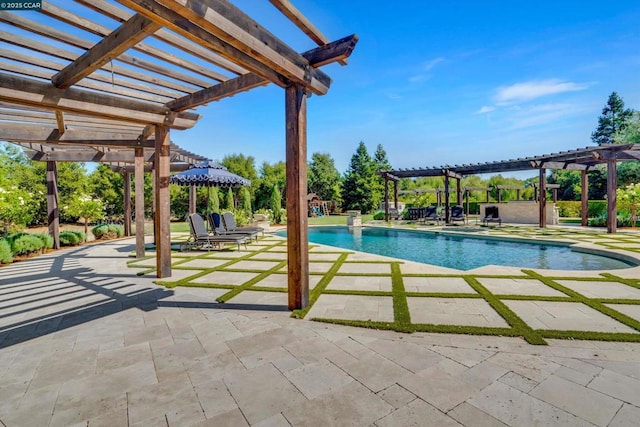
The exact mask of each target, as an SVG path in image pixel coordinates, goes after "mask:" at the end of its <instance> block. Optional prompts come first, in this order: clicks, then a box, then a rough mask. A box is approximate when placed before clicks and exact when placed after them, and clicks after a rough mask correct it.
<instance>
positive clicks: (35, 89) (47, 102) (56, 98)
mask: <svg viewBox="0 0 640 427" xmlns="http://www.w3.org/2000/svg"><path fill="white" fill-rule="evenodd" d="M0 100H1V101H5V102H10V103H14V104H19V105H25V106H30V107H38V108H44V109H49V110H60V111H64V112H71V113H78V114H83V115H87V116H95V117H103V118H113V119H117V120H123V121H128V122H134V123H141V124H149V123H151V124H158V125H167V126H171V127H172V128H175V129H188V128H191V127H193V125H195V123H196V121H197V120H198V119H199V118H200V116H199V115H198V114H194V113H189V112H181V113H177V114H175V115H170V114H169V113H170V110H169V109H168V108H167V107H164V106H161V105H157V104H151V103H146V102H141V101H133V100H127V99H123V98H119V97H115V96H111V95H105V94H101V93H95V92H89V91H84V90H80V89H75V88H67V89H60V88H56V87H55V86H53V85H52V84H50V83H44V82H41V81H38V80H35V79H28V78H24V77H19V76H13V75H11V74H7V73H0Z"/></svg>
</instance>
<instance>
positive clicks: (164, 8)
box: [118, 0, 331, 95]
mask: <svg viewBox="0 0 640 427" xmlns="http://www.w3.org/2000/svg"><path fill="white" fill-rule="evenodd" d="M118 2H119V3H121V4H123V5H125V6H127V7H129V8H131V9H133V10H135V11H136V12H138V13H140V14H144V15H145V16H147V17H148V18H149V19H151V20H154V21H156V22H159V23H160V24H162V25H164V26H167V27H168V28H171V29H172V30H174V31H176V32H177V33H179V34H181V35H183V36H184V37H187V38H189V39H191V40H194V37H196V40H194V41H196V42H198V43H199V44H202V43H203V42H206V43H207V44H208V45H209V47H210V48H211V49H213V50H215V51H216V52H217V53H218V54H219V55H221V56H223V57H225V58H227V59H229V60H231V61H232V62H235V63H237V64H239V65H242V66H243V67H244V68H246V69H248V70H250V71H252V72H254V73H256V74H259V75H260V76H261V77H264V78H266V79H268V80H270V81H271V82H273V83H276V84H278V85H280V86H282V87H286V86H288V85H289V84H290V82H294V83H296V84H299V85H302V86H303V87H305V88H307V89H309V90H310V91H312V92H313V93H315V94H317V95H324V94H325V93H327V91H328V90H329V85H330V84H331V79H330V78H329V76H327V75H326V74H325V73H323V72H322V71H320V70H314V69H312V68H311V67H310V65H309V61H308V60H306V59H305V58H304V57H303V56H302V55H300V54H299V53H297V52H296V51H294V50H293V49H292V48H290V47H289V46H288V45H286V44H285V43H283V42H282V41H281V40H279V39H278V38H276V37H275V36H273V35H272V34H271V33H270V32H268V31H267V30H266V29H264V28H263V27H262V26H261V25H259V24H258V23H257V22H255V21H254V20H253V19H251V18H249V17H248V16H247V15H245V14H244V13H243V12H242V11H240V10H239V9H238V8H236V7H235V6H233V5H232V4H230V3H228V2H227V1H225V0H202V1H200V2H198V3H195V2H191V1H175V0H118ZM265 71H267V73H266V74H265ZM282 77H284V79H285V81H283V79H282Z"/></svg>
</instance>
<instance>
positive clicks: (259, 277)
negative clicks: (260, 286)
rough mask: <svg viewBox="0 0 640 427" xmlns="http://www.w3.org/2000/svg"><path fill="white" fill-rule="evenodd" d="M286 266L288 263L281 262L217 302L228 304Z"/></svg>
mask: <svg viewBox="0 0 640 427" xmlns="http://www.w3.org/2000/svg"><path fill="white" fill-rule="evenodd" d="M285 265H287V261H281V262H279V263H278V264H276V265H275V266H274V267H272V268H270V269H269V270H267V271H263V272H262V273H260V274H258V275H257V276H256V277H254V278H253V279H251V280H247V281H246V282H244V283H243V284H242V285H240V286H236V287H235V288H234V289H233V290H231V291H229V292H227V293H226V294H224V295H220V296H219V297H218V298H216V301H218V302H227V301H229V300H230V299H231V298H233V297H235V296H236V295H238V294H239V293H240V292H242V291H244V290H246V289H248V288H250V287H251V286H253V285H255V284H256V283H258V282H259V281H261V280H262V279H264V278H266V277H268V276H270V275H271V274H272V273H273V272H275V271H277V270H280V269H281V268H282V267H284V266H285ZM226 271H230V270H226ZM238 271H248V270H238Z"/></svg>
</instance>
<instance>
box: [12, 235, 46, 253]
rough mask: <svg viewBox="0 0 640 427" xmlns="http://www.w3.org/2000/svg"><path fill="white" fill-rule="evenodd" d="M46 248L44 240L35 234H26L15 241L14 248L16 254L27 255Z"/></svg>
mask: <svg viewBox="0 0 640 427" xmlns="http://www.w3.org/2000/svg"><path fill="white" fill-rule="evenodd" d="M42 248H44V242H43V241H42V239H40V238H39V237H38V236H36V235H34V234H26V235H24V236H20V237H18V238H17V239H16V240H14V241H13V245H12V248H11V249H12V250H13V253H14V255H27V254H30V253H33V252H39V251H41V250H42Z"/></svg>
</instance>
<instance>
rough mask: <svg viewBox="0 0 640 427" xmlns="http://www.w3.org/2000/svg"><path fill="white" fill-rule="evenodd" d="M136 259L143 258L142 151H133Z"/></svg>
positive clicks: (140, 149)
mask: <svg viewBox="0 0 640 427" xmlns="http://www.w3.org/2000/svg"><path fill="white" fill-rule="evenodd" d="M134 169H135V170H134V174H135V182H134V185H135V189H134V191H135V193H136V194H135V198H136V201H135V210H136V211H135V212H136V258H142V257H144V149H143V148H136V149H135V163H134Z"/></svg>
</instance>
